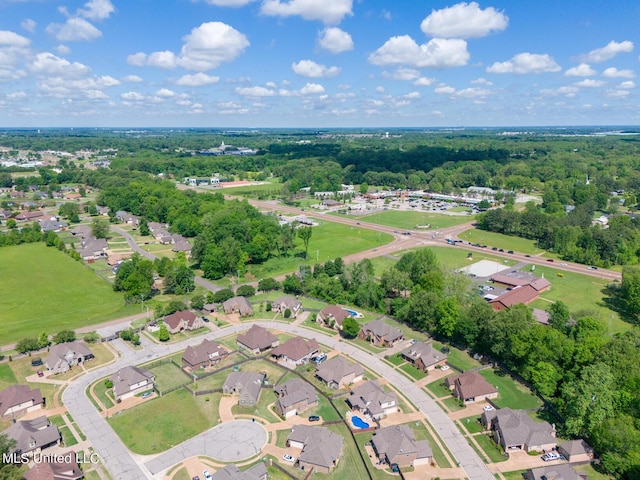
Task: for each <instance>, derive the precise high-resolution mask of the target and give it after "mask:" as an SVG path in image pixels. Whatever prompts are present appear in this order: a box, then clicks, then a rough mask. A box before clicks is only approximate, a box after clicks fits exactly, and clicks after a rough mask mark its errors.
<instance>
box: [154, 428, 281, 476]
mask: <svg viewBox="0 0 640 480" xmlns="http://www.w3.org/2000/svg"><path fill="white" fill-rule="evenodd" d="M268 439H269V435H268V433H267V431H266V430H265V428H264V427H263V426H262V425H261V424H260V423H258V422H252V421H251V420H234V421H232V422H226V423H223V424H222V425H218V426H217V427H214V428H212V429H209V430H207V431H206V432H203V433H201V434H200V435H197V436H195V437H193V438H190V439H189V440H187V441H185V442H182V443H181V444H180V445H178V446H176V447H174V448H172V449H171V450H168V451H166V452H164V453H162V454H160V455H159V456H157V457H156V458H154V459H153V460H150V461H148V462H146V463H145V467H147V468H148V469H149V471H150V472H151V473H152V474H153V475H157V474H159V473H160V472H164V471H166V470H168V469H169V468H171V467H172V466H174V465H175V464H177V463H179V462H182V461H183V460H186V459H187V458H190V457H196V456H199V455H204V456H207V457H211V458H214V459H216V460H220V461H221V462H224V463H234V462H239V461H242V460H246V459H247V458H251V457H253V456H254V455H257V454H258V453H260V451H261V450H262V447H264V446H265V445H266V444H267V441H268Z"/></svg>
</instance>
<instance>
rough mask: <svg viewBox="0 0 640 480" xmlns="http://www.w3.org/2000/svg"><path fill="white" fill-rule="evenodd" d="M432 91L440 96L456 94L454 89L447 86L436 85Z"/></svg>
mask: <svg viewBox="0 0 640 480" xmlns="http://www.w3.org/2000/svg"><path fill="white" fill-rule="evenodd" d="M433 91H434V92H435V93H437V94H440V95H451V94H453V93H456V89H455V88H453V87H451V86H449V85H438V86H437V87H436V88H434V90H433Z"/></svg>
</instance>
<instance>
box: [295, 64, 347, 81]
mask: <svg viewBox="0 0 640 480" xmlns="http://www.w3.org/2000/svg"><path fill="white" fill-rule="evenodd" d="M291 70H293V72H294V73H296V74H298V75H301V76H303V77H309V78H329V77H335V76H336V75H338V74H339V73H340V68H338V67H326V66H325V65H320V64H318V63H316V62H314V61H312V60H300V61H299V62H298V63H293V64H292V65H291Z"/></svg>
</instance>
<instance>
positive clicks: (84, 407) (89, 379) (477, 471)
mask: <svg viewBox="0 0 640 480" xmlns="http://www.w3.org/2000/svg"><path fill="white" fill-rule="evenodd" d="M254 323H256V324H258V325H261V326H263V327H265V328H269V329H272V330H279V331H282V332H286V333H289V334H294V335H299V336H301V337H306V338H315V339H316V340H317V341H318V342H319V343H321V344H323V345H325V346H327V347H329V348H330V349H334V350H337V351H340V352H341V353H342V354H344V355H346V356H347V357H351V358H353V359H354V360H356V361H357V362H360V363H362V364H364V365H366V366H367V367H369V368H371V369H372V370H373V371H375V372H376V373H377V374H379V375H381V376H382V377H384V378H386V379H387V380H388V381H389V382H390V383H392V384H393V385H394V386H395V387H396V388H398V390H399V391H401V392H403V394H404V395H406V396H407V398H409V399H410V400H411V402H413V403H414V404H415V405H416V407H418V409H419V410H420V412H421V413H422V414H423V415H424V416H425V418H426V419H427V421H428V422H429V423H430V424H431V425H432V427H433V428H434V429H435V430H436V431H437V432H438V434H439V435H440V437H441V438H442V440H443V442H444V443H445V444H446V446H447V448H448V449H449V451H450V452H451V454H452V455H453V457H454V458H455V460H456V461H457V462H458V463H459V466H460V467H461V468H462V469H464V471H465V473H466V476H467V477H468V478H473V479H474V480H476V479H477V480H493V479H494V476H493V474H492V473H491V472H490V471H489V469H488V467H487V466H486V465H485V463H484V462H483V461H482V459H481V458H480V457H479V456H478V454H477V453H476V452H475V451H474V450H473V449H472V448H471V446H470V445H469V444H468V442H467V440H466V439H465V438H464V436H463V435H462V433H461V432H460V431H459V430H458V428H457V427H456V426H455V424H454V423H453V421H452V420H450V419H449V418H448V417H447V415H446V414H445V413H444V411H442V410H441V409H440V408H439V407H438V406H437V404H436V403H435V401H434V400H433V399H432V398H431V397H430V396H429V395H428V394H427V393H426V392H425V391H424V390H422V389H420V388H419V387H417V386H415V385H414V384H413V382H411V381H410V380H409V379H407V378H406V377H404V376H403V375H401V374H400V373H399V372H397V371H395V370H393V369H392V368H391V367H389V366H388V365H386V364H385V363H384V362H382V361H381V360H379V359H378V358H376V357H375V356H373V354H371V353H370V352H365V351H363V350H360V349H359V348H357V347H355V346H354V345H352V344H350V343H347V342H344V341H342V339H341V338H337V337H330V336H328V335H325V334H323V333H320V332H317V331H315V330H311V329H307V328H304V327H301V326H296V325H293V324H290V323H283V322H274V321H271V322H269V321H264V322H247V323H243V324H240V325H231V326H228V327H225V328H222V329H220V330H218V331H216V332H212V333H210V334H207V335H206V338H209V339H217V338H221V337H226V336H229V335H234V334H237V333H238V332H241V331H243V330H245V329H248V328H249V327H250V326H251V325H253V324H254ZM202 339H203V337H197V338H191V339H188V340H184V341H182V342H179V343H175V344H171V345H157V344H155V343H153V342H151V341H150V340H148V339H146V337H144V336H142V337H141V340H142V344H143V347H144V348H143V349H141V350H135V351H134V350H132V349H130V348H129V347H128V346H127V345H125V344H124V342H123V341H121V340H116V341H114V342H113V346H114V347H116V349H117V350H118V351H119V352H120V356H119V358H118V360H117V361H115V362H114V363H111V364H109V365H106V366H104V367H101V368H98V369H96V370H93V371H91V372H89V373H87V374H86V375H83V376H82V377H80V378H79V379H78V380H76V381H74V382H72V383H71V384H70V385H69V387H67V389H66V390H65V391H64V393H63V396H62V398H63V401H64V404H65V405H66V406H67V408H68V410H69V413H70V414H71V415H72V416H73V418H74V419H75V420H76V423H77V425H78V426H79V427H80V429H81V430H82V431H83V432H84V434H85V435H86V437H87V439H88V440H89V441H90V442H91V443H92V445H93V448H94V450H95V451H96V453H98V454H99V455H100V457H101V459H102V461H103V463H104V464H105V466H106V467H107V468H108V470H109V471H110V472H111V474H112V476H113V477H114V478H126V479H131V480H137V479H145V478H147V479H148V478H156V477H155V475H156V474H159V473H161V471H165V470H166V468H169V467H170V466H171V465H175V464H177V463H178V462H180V461H182V460H183V459H184V458H183V455H185V454H186V453H189V454H190V455H207V450H206V449H205V446H204V445H205V444H206V443H207V437H208V436H211V439H212V441H214V440H213V439H215V438H216V437H215V434H214V433H213V432H214V431H215V428H212V429H210V430H208V431H207V432H205V433H203V434H201V435H199V436H198V437H196V438H198V439H199V440H198V441H197V442H195V443H193V445H196V446H197V444H198V443H200V442H202V443H200V445H202V450H201V451H198V450H197V448H194V446H193V445H192V444H190V443H189V442H191V441H192V440H193V439H191V440H187V441H186V442H184V443H183V444H181V445H179V446H177V447H175V448H173V449H171V450H169V451H167V452H164V453H162V454H159V455H156V456H154V457H143V456H140V455H134V454H132V453H131V452H130V451H129V450H128V449H127V448H126V447H125V445H124V444H123V443H122V441H121V440H120V438H119V437H118V436H117V435H116V433H115V432H114V431H113V430H112V429H111V427H110V426H109V424H108V422H107V421H106V419H104V418H103V417H102V416H101V415H100V413H99V412H98V411H97V410H96V408H95V407H94V405H93V403H92V402H91V401H90V400H89V398H88V397H87V395H86V391H87V388H88V387H89V385H91V384H92V383H93V382H95V381H96V380H98V379H100V378H102V377H105V376H107V375H111V374H113V373H115V372H116V371H117V370H119V369H120V368H122V367H124V366H127V365H138V364H140V363H144V362H149V361H151V360H154V359H157V358H159V357H161V356H166V355H171V354H173V353H176V352H179V351H182V350H184V349H185V348H186V347H187V346H188V345H195V344H197V343H200V342H201V341H202ZM202 439H204V441H202ZM186 444H189V445H188V448H186V446H185V445H186ZM158 458H162V460H161V461H160V460H156V459H158ZM154 460H155V461H154ZM157 468H158V469H162V470H156V469H157ZM157 478H162V477H161V476H160V477H157Z"/></svg>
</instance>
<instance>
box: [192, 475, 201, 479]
mask: <svg viewBox="0 0 640 480" xmlns="http://www.w3.org/2000/svg"><path fill="white" fill-rule="evenodd" d="M191 480H200V477H199V476H198V475H195V476H193V477H191Z"/></svg>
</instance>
